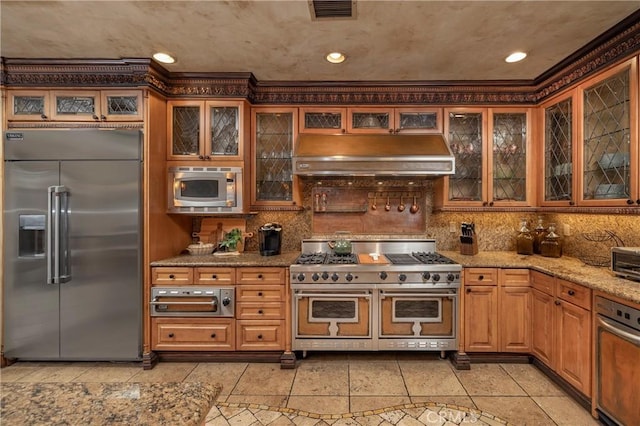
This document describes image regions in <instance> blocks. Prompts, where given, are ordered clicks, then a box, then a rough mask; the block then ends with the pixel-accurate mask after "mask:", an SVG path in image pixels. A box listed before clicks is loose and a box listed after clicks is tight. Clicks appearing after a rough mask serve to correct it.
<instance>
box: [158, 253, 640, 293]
mask: <svg viewBox="0 0 640 426" xmlns="http://www.w3.org/2000/svg"><path fill="white" fill-rule="evenodd" d="M438 253H440V254H442V255H444V256H447V257H449V258H451V259H453V260H454V261H456V262H458V263H460V264H461V265H462V266H463V267H465V268H529V269H532V270H535V271H539V272H543V273H547V274H550V275H554V276H556V277H558V278H562V279H564V280H567V281H572V282H575V283H578V284H581V285H584V286H585V287H589V288H591V289H593V290H600V291H602V292H604V293H608V294H611V295H614V296H617V297H620V298H622V299H625V300H629V301H631V302H633V303H637V304H640V283H639V282H636V281H631V280H627V279H624V278H619V277H616V276H615V275H613V273H612V272H611V270H610V269H608V268H598V267H595V266H589V265H585V264H584V263H583V262H582V261H580V260H578V259H576V258H573V257H569V256H563V257H560V258H550V257H543V256H540V255H531V256H526V255H521V254H517V253H515V252H512V251H481V252H479V253H478V254H476V255H473V256H470V255H463V254H460V253H459V252H457V251H438ZM299 255H300V252H285V253H282V254H280V255H276V256H261V255H260V253H259V252H245V253H241V254H239V255H236V256H214V255H205V256H191V255H188V254H186V255H180V256H176V257H171V258H168V259H163V260H158V261H155V262H152V263H151V266H152V267H153V266H173V267H179V266H185V267H193V266H208V267H289V266H291V265H292V264H293V263H294V262H295V260H296V258H297V257H298V256H299Z"/></svg>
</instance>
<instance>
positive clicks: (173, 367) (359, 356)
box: [0, 352, 598, 426]
mask: <svg viewBox="0 0 640 426" xmlns="http://www.w3.org/2000/svg"><path fill="white" fill-rule="evenodd" d="M0 380H1V381H3V382H9V381H18V382H20V381H22V382H67V381H78V382H118V381H121V382H125V381H129V382H163V381H164V382H173V381H205V382H212V383H219V384H221V385H222V392H221V393H220V395H219V396H218V406H217V407H213V409H212V410H211V412H210V413H209V415H208V416H207V425H212V426H218V425H225V426H226V425H234V424H235V425H240V426H243V425H245V424H255V425H263V424H265V425H266V424H270V425H280V424H283V425H284V424H291V425H294V424H295V425H341V424H344V425H347V424H349V425H361V424H362V425H365V424H366V425H390V424H391V425H395V424H397V425H413V424H415V425H421V424H458V423H460V422H462V423H475V424H503V421H506V422H508V423H510V424H515V425H570V426H581V425H597V424H598V423H597V421H595V420H594V419H592V418H591V416H590V414H589V413H588V412H587V411H586V410H585V409H583V408H582V407H581V406H580V405H578V404H577V403H576V402H574V401H573V400H572V399H571V398H570V397H569V396H567V395H566V394H565V393H564V392H563V391H562V390H561V389H560V388H558V387H557V386H556V385H555V384H554V383H553V382H551V381H550V380H549V379H548V378H547V377H546V376H545V375H544V374H542V373H541V372H540V371H539V370H538V369H537V368H536V367H534V366H533V365H530V364H472V366H471V370H455V369H454V368H453V367H452V366H451V364H450V363H449V361H448V360H440V359H438V358H437V356H435V355H434V354H424V353H407V352H404V353H392V352H388V353H380V352H378V353H336V352H325V353H309V354H308V356H307V358H305V359H303V360H300V361H299V362H298V366H297V368H296V369H291V370H283V369H280V365H279V364H274V363H245V362H237V363H174V362H161V363H159V364H158V365H157V366H156V367H155V368H154V369H152V370H142V368H141V367H140V366H139V365H138V364H132V363H91V362H90V363H80V362H78V363H29V362H18V363H16V364H14V365H12V366H9V367H7V368H4V369H2V370H1V371H0ZM447 407H448V408H449V409H453V408H455V409H458V411H460V412H461V413H463V416H462V417H464V414H465V413H466V416H467V417H465V418H466V420H464V421H462V420H460V419H461V417H459V416H458V417H456V416H457V415H456V416H449V417H456V419H458V420H459V421H453V420H451V421H448V422H446V423H445V421H446V420H447V418H444V417H442V415H440V416H439V417H438V416H436V418H437V419H439V420H437V421H436V420H434V418H430V417H429V416H428V415H427V414H428V411H425V410H431V411H434V410H435V411H437V412H442V410H443V409H445V410H446V409H447ZM384 409H386V410H384ZM376 410H378V411H376ZM346 413H352V414H349V415H347V416H344V415H345V414H346ZM353 413H355V414H357V415H359V416H360V417H362V418H364V420H362V419H361V421H358V420H357V419H356V417H354V415H353ZM398 413H399V414H398ZM407 413H409V414H410V415H406V416H405V414H407ZM425 413H427V414H425ZM456 413H457V412H456ZM483 413H484V417H482V414H483ZM310 414H312V415H311V416H310ZM371 414H375V415H371ZM458 414H459V413H458ZM403 416H404V417H403ZM374 419H375V420H374ZM425 419H426V420H425ZM491 419H493V420H491Z"/></svg>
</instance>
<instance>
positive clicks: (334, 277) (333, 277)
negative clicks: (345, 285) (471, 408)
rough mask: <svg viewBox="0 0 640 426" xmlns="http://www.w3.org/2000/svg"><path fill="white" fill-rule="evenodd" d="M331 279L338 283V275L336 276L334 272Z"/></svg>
mask: <svg viewBox="0 0 640 426" xmlns="http://www.w3.org/2000/svg"><path fill="white" fill-rule="evenodd" d="M331 279H332V280H333V281H338V274H336V273H335V272H334V273H333V275H331Z"/></svg>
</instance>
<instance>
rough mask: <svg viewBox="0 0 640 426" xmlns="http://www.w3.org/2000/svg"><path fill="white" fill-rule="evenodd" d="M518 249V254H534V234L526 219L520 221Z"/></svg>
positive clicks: (517, 239)
mask: <svg viewBox="0 0 640 426" xmlns="http://www.w3.org/2000/svg"><path fill="white" fill-rule="evenodd" d="M516 250H517V252H518V254H533V235H532V234H531V231H529V228H527V221H526V219H522V221H521V222H520V232H519V233H518V236H517V237H516Z"/></svg>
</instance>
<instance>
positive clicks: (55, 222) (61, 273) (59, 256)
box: [46, 186, 71, 284]
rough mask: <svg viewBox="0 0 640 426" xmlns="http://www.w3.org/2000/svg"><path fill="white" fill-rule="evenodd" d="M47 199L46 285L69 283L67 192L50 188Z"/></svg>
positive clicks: (57, 188)
mask: <svg viewBox="0 0 640 426" xmlns="http://www.w3.org/2000/svg"><path fill="white" fill-rule="evenodd" d="M48 195H49V196H48V197H47V200H48V202H47V205H48V211H47V250H46V254H47V283H48V284H60V283H66V282H68V281H71V264H70V261H71V259H70V256H69V214H68V210H69V197H68V196H69V190H68V189H67V188H66V187H65V186H50V187H49V188H48Z"/></svg>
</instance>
